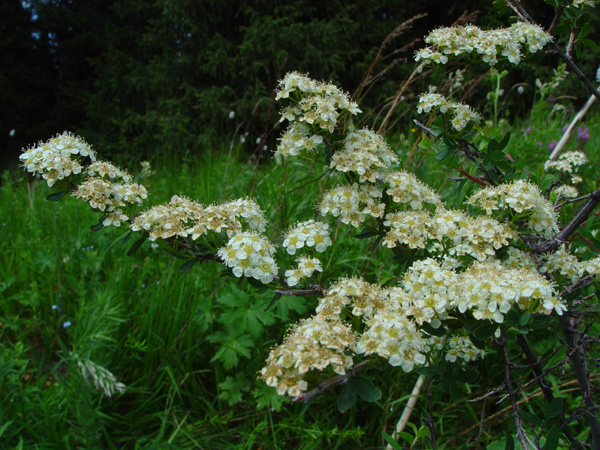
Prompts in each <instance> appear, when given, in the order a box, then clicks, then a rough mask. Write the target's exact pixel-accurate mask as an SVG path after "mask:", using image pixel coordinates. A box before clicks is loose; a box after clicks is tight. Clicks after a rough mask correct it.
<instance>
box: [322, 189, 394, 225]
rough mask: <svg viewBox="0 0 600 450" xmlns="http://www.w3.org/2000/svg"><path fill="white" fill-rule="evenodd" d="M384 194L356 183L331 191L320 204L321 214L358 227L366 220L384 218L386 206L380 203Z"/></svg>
mask: <svg viewBox="0 0 600 450" xmlns="http://www.w3.org/2000/svg"><path fill="white" fill-rule="evenodd" d="M382 196H383V193H382V192H381V191H380V190H379V189H377V188H376V187H375V186H372V185H367V184H360V185H359V184H358V183H354V184H352V185H345V186H338V187H335V188H333V189H330V190H329V191H327V192H326V193H325V194H324V195H323V199H322V200H321V203H320V204H319V210H320V212H321V214H323V215H325V214H327V213H329V214H331V215H333V216H334V217H339V218H340V220H341V221H342V222H343V223H345V224H351V225H352V226H354V227H358V226H359V225H360V224H361V223H362V222H364V221H365V219H366V218H367V217H368V216H370V217H382V216H383V212H384V210H385V205H384V204H383V203H379V202H378V200H377V199H379V198H381V197H382Z"/></svg>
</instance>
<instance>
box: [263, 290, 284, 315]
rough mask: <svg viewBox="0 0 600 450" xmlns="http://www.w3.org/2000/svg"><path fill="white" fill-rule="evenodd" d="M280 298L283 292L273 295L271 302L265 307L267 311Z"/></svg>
mask: <svg viewBox="0 0 600 450" xmlns="http://www.w3.org/2000/svg"><path fill="white" fill-rule="evenodd" d="M280 298H281V294H275V295H274V296H273V298H272V299H271V301H270V302H269V304H268V305H267V307H266V308H265V312H266V311H268V310H270V309H271V308H272V307H273V305H274V304H275V302H276V301H277V300H279V299H280Z"/></svg>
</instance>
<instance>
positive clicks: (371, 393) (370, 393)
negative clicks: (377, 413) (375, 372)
mask: <svg viewBox="0 0 600 450" xmlns="http://www.w3.org/2000/svg"><path fill="white" fill-rule="evenodd" d="M348 385H349V386H350V388H351V389H352V390H353V391H354V392H356V393H357V394H358V396H359V397H360V398H362V399H363V400H364V401H365V402H369V403H372V402H376V401H377V400H379V399H380V398H381V390H380V389H378V388H376V387H375V385H374V384H373V383H372V382H371V380H369V379H367V378H365V377H351V378H350V380H348Z"/></svg>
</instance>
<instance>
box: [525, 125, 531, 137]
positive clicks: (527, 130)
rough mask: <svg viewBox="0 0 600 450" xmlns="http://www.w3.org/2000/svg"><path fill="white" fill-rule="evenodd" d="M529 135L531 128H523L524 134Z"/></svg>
mask: <svg viewBox="0 0 600 450" xmlns="http://www.w3.org/2000/svg"><path fill="white" fill-rule="evenodd" d="M529 133H531V127H527V128H525V134H526V135H527V136H529Z"/></svg>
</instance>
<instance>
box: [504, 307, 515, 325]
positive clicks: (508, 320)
mask: <svg viewBox="0 0 600 450" xmlns="http://www.w3.org/2000/svg"><path fill="white" fill-rule="evenodd" d="M518 320H519V312H518V311H517V310H515V309H511V310H509V311H508V312H507V313H506V315H505V316H504V324H503V325H504V326H505V327H506V328H510V327H512V326H515V325H516V324H517V322H518Z"/></svg>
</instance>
